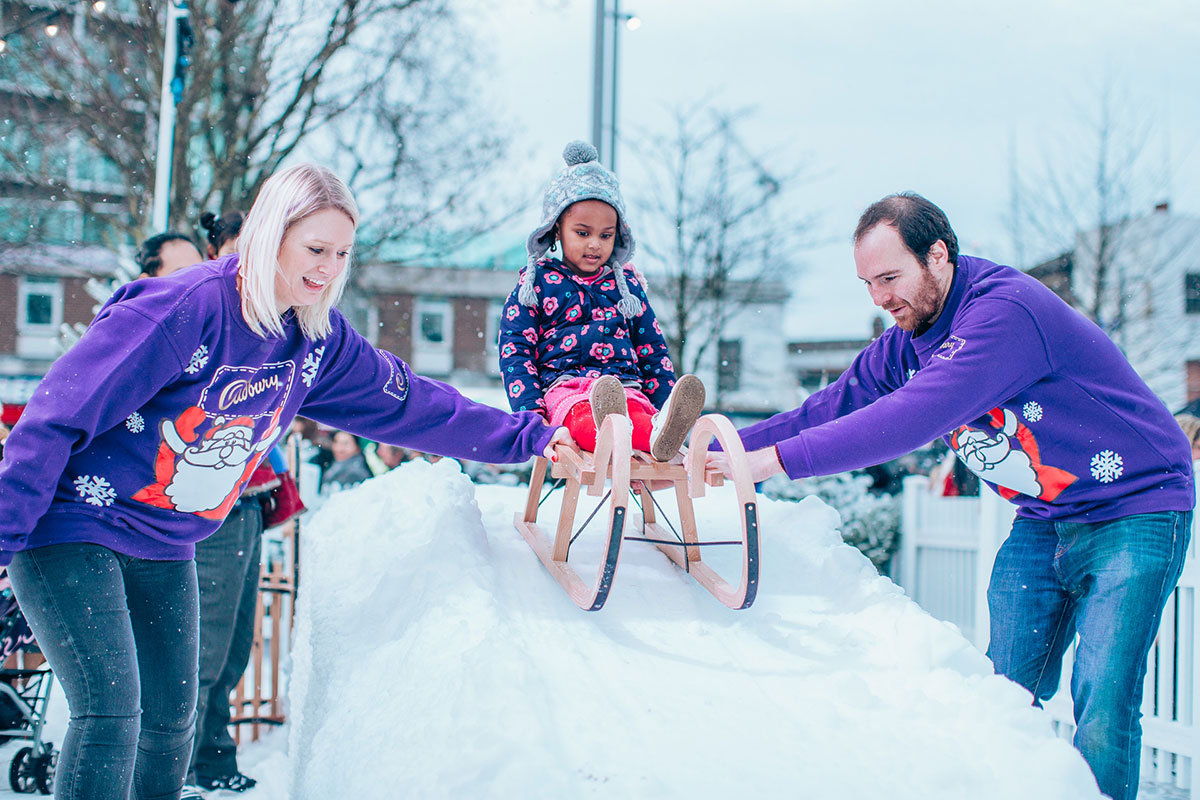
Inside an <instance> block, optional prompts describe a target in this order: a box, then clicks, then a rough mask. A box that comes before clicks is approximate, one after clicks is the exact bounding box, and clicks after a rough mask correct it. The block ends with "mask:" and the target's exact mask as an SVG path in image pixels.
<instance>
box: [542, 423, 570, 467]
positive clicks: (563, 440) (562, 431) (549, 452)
mask: <svg viewBox="0 0 1200 800" xmlns="http://www.w3.org/2000/svg"><path fill="white" fill-rule="evenodd" d="M560 444H565V445H568V446H570V447H578V445H576V444H575V440H574V439H573V438H572V437H571V432H570V431H568V430H567V429H566V428H563V427H561V426H560V427H559V428H558V429H557V430H556V431H554V435H553V436H551V437H550V443H549V444H547V445H546V449H545V450H543V451H542V455H543V456H545V457H546V458H548V459H550V460H551V461H557V460H558V455H557V454H556V453H555V452H554V448H555V447H557V446H558V445H560Z"/></svg>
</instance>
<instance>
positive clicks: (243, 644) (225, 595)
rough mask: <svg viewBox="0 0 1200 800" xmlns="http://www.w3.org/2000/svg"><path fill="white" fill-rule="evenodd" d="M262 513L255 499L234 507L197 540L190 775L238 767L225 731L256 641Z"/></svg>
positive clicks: (219, 774) (210, 775) (208, 776)
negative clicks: (196, 680)
mask: <svg viewBox="0 0 1200 800" xmlns="http://www.w3.org/2000/svg"><path fill="white" fill-rule="evenodd" d="M262 532H263V515H262V506H261V505H259V503H258V501H257V500H251V501H249V502H246V503H239V504H238V505H236V506H234V507H233V510H232V511H231V512H230V514H229V516H228V517H227V518H226V519H225V522H224V524H223V525H221V527H220V528H218V529H217V532H216V533H214V534H213V535H212V536H210V537H208V538H207V539H205V540H204V541H201V542H197V543H196V575H197V577H198V581H199V586H200V697H199V701H198V702H197V704H196V720H197V721H196V745H195V748H194V749H193V751H192V763H191V767H190V768H189V770H188V775H189V777H190V778H191V779H193V780H195V779H197V778H201V779H206V780H207V779H212V778H219V777H222V776H226V775H233V774H235V773H237V772H238V765H237V746H236V744H235V743H234V741H233V736H231V735H230V733H229V694H230V692H232V691H233V689H234V687H235V686H237V684H238V681H239V680H241V678H242V674H243V673H245V671H246V664H247V663H249V661H250V648H251V645H253V643H254V612H255V606H256V604H257V601H258V579H259V571H260V562H261V560H262V559H261V556H262Z"/></svg>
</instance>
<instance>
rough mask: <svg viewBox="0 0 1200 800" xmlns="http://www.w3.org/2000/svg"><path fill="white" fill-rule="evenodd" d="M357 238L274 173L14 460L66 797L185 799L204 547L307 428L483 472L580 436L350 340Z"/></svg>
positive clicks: (24, 428)
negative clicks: (235, 224)
mask: <svg viewBox="0 0 1200 800" xmlns="http://www.w3.org/2000/svg"><path fill="white" fill-rule="evenodd" d="M357 223H358V209H357V207H356V205H355V202H354V199H353V198H352V197H351V194H350V192H349V190H348V189H347V187H346V186H345V184H344V183H342V181H341V180H339V179H338V178H337V177H336V176H335V175H333V174H332V173H331V172H329V171H328V170H326V169H323V168H321V167H316V166H312V165H300V166H296V167H292V168H290V169H287V170H284V171H282V172H280V173H278V174H276V175H274V176H273V177H272V178H271V179H270V180H268V181H267V183H266V184H265V185H264V186H263V188H262V191H261V192H260V193H259V196H258V198H257V200H256V201H255V203H254V206H253V207H252V208H251V210H250V213H249V215H248V216H247V218H246V222H245V226H244V228H243V229H242V232H241V235H240V238H239V242H238V253H237V254H233V255H229V256H226V257H224V258H221V259H218V260H216V261H212V262H208V263H205V264H204V265H202V266H200V267H197V268H196V269H190V270H185V271H183V272H180V273H177V274H175V275H171V276H168V277H165V278H160V279H158V280H153V281H134V282H132V283H130V284H128V285H126V286H124V287H122V288H121V289H120V290H118V291H117V293H116V294H115V295H114V296H113V298H112V299H111V300H110V301H109V302H108V303H107V304H106V305H105V307H104V308H103V309H102V310H101V311H100V313H99V315H97V317H96V319H95V320H94V321H93V322H92V325H91V327H90V328H89V329H88V331H87V333H86V334H85V335H84V336H83V337H82V338H81V339H80V340H79V342H78V343H77V344H76V345H75V346H74V347H73V348H72V349H71V350H70V351H69V352H68V353H67V354H66V355H64V356H63V357H62V358H60V359H59V360H58V362H57V363H55V364H54V366H53V367H52V368H51V370H50V372H49V374H47V375H46V377H45V379H44V380H43V381H42V383H41V385H40V386H39V388H38V390H37V391H36V392H35V396H34V398H33V399H32V400H31V401H30V403H29V404H28V406H27V408H26V409H25V413H24V415H23V416H22V418H21V420H20V421H19V422H18V423H17V425H16V426H15V427H14V428H13V431H12V434H11V435H10V437H9V439H8V441H7V442H6V443H5V458H4V460H3V462H0V564H3V563H9V562H10V561H11V564H9V574H10V575H11V577H12V584H13V588H14V590H15V592H16V596H17V599H18V601H19V602H20V604H21V609H22V611H23V612H24V613H25V616H26V617H27V618H28V619H29V623H30V626H31V627H32V628H33V631H34V634H35V635H36V636H37V639H38V643H39V645H40V646H41V648H42V650H43V651H44V652H45V654H46V656H47V658H48V660H49V662H50V665H51V667H52V668H53V669H54V672H55V675H56V676H57V677H58V678H59V680H60V681H61V682H62V685H63V687H64V691H65V692H66V695H67V700H68V704H69V706H70V710H71V722H70V725H69V727H68V730H67V735H66V738H65V740H64V742H63V746H62V752H61V755H60V757H59V762H58V776H57V780H56V794H57V796H58V797H59V798H66V797H69V798H89V800H90V799H92V798H114V800H116V799H117V798H119V799H120V800H125V799H126V798H129V797H134V798H159V797H178V796H179V791H180V788H181V786H182V784H183V781H184V773H185V771H186V769H187V766H188V760H189V756H190V755H191V746H192V733H193V729H194V726H195V721H196V720H195V707H196V674H197V626H198V611H197V588H196V569H195V565H194V563H193V561H192V556H193V551H194V547H195V543H196V542H197V541H198V540H200V539H203V538H204V537H206V536H208V535H209V534H210V533H212V532H213V531H215V530H216V529H217V527H218V526H219V525H220V524H221V521H222V520H223V519H224V517H225V515H226V513H228V511H229V509H230V508H231V507H232V506H233V504H234V503H235V502H236V501H237V499H238V497H239V495H240V494H241V489H242V486H243V485H244V484H245V482H246V480H247V479H248V478H249V476H250V474H251V473H252V472H253V471H254V468H255V466H256V465H257V463H258V461H259V460H260V459H261V458H263V457H264V456H265V454H266V452H267V450H268V449H269V448H270V447H271V446H272V445H273V444H274V443H275V441H276V439H277V438H278V436H279V435H280V433H281V432H283V431H286V430H288V428H289V426H290V425H291V422H292V419H293V418H294V417H295V416H296V415H297V414H298V413H301V414H303V415H304V416H305V417H307V418H309V419H313V420H318V421H320V422H323V423H325V424H327V425H330V426H333V427H336V428H338V429H341V430H346V431H349V432H351V433H354V434H357V435H360V436H364V437H368V438H371V439H374V440H376V441H381V442H388V443H392V444H397V445H401V446H406V447H412V448H416V449H419V450H424V451H432V452H436V453H444V454H446V455H450V456H461V457H468V458H471V459H475V460H483V461H494V462H519V461H524V460H526V459H528V458H530V457H531V456H534V455H538V454H547V455H548V454H549V453H550V450H551V448H552V446H553V444H554V443H556V442H560V441H563V442H567V441H570V437H569V436H568V435H567V433H566V431H565V429H561V428H558V429H556V428H551V427H549V426H547V425H546V424H545V423H544V421H543V420H542V418H541V417H540V416H538V415H537V414H533V413H524V414H507V413H504V412H501V411H498V410H495V409H492V408H489V407H487V406H483V405H478V404H476V403H473V402H471V401H469V400H466V399H465V398H463V397H462V396H461V395H459V394H458V393H457V392H456V391H455V390H454V389H453V388H451V387H449V386H447V385H445V384H442V383H438V382H436V381H432V380H428V379H426V378H422V377H420V376H418V375H415V374H413V373H412V372H411V371H410V370H409V368H408V366H407V365H406V364H404V363H403V362H402V361H401V360H400V359H399V358H397V357H396V356H394V355H392V354H390V353H386V352H383V351H379V350H376V349H375V348H373V347H371V345H370V344H368V343H367V341H366V340H365V339H364V338H363V337H362V336H360V335H359V334H358V333H357V332H355V331H354V330H353V329H352V328H351V327H350V325H349V324H348V323H347V321H346V319H345V318H344V317H343V316H342V315H341V314H340V313H338V312H337V311H336V310H334V304H335V303H336V302H337V300H338V298H339V297H340V295H341V293H342V288H343V287H344V286H345V283H346V271H347V267H348V264H349V260H350V254H351V248H352V246H353V244H354V234H355V228H356V226H357ZM239 254H240V255H239Z"/></svg>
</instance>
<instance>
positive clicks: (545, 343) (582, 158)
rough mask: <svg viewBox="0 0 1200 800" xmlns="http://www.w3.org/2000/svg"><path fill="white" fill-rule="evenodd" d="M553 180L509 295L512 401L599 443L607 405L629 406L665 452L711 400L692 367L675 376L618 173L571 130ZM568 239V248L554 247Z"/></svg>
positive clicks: (637, 443) (588, 444)
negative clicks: (636, 262) (636, 263)
mask: <svg viewBox="0 0 1200 800" xmlns="http://www.w3.org/2000/svg"><path fill="white" fill-rule="evenodd" d="M563 159H564V160H565V161H566V162H567V166H566V168H565V169H564V170H563V171H562V172H561V173H560V174H559V175H558V177H557V178H555V179H554V180H553V181H552V182H551V183H550V186H549V187H548V188H547V189H546V196H545V199H544V200H543V202H542V223H541V225H539V226H538V227H537V229H536V230H534V231H533V233H531V234H529V239H528V242H527V243H526V249H527V250H528V252H529V263H528V265H527V266H526V267H525V269H524V270H523V271H522V273H521V278H520V280H519V281H518V282H517V287H516V288H515V289H514V290H513V292H512V294H510V295H509V297H508V301H507V302H506V303H505V305H504V313H503V317H502V318H501V321H500V372H501V375H502V377H503V379H504V384H505V387H506V388H507V390H508V402H509V404H510V405H511V406H512V408H513V410H514V411H537V412H539V413H541V414H542V415H543V416H545V417H546V419H547V420H549V421H550V422H551V423H552V424H555V425H563V426H565V427H566V428H567V430H569V431H570V432H571V435H572V436H573V437H574V439H575V441H576V442H577V443H578V444H579V446H580V447H582V448H583V449H584V450H589V451H590V450H594V449H595V446H596V433H597V431H598V430H599V428H600V424H601V422H603V420H604V417H605V416H607V415H608V414H613V413H616V414H628V415H629V418H630V422H631V424H632V426H633V446H634V448H635V449H637V450H643V451H646V452H649V453H650V454H651V455H652V456H653V457H654V458H655V459H657V460H658V461H670V460H671V459H672V458H673V457H674V456H675V455H676V454H677V453H678V452H679V448H680V446H682V445H683V442H684V439H686V438H687V435H688V432H689V431H690V430H691V428H692V425H693V424H694V423H695V421H696V418H697V417H699V416H700V412H701V410H702V409H703V408H704V384H703V383H701V382H700V379H699V378H697V377H696V376H695V375H684V376H683V377H682V378H680V379H679V381H678V382H676V380H675V371H674V368H673V367H672V365H671V359H670V356H669V355H668V352H667V343H666V341H665V340H664V339H663V333H662V329H661V328H660V327H659V325H658V320H657V319H655V316H654V312H653V311H652V310H651V309H650V303H649V302H648V301H647V299H646V292H645V289H644V288H643V287H642V284H641V282H640V281H639V279H638V275H637V273H636V271H635V270H634V269H633V268H632V267H631V266H629V259H630V257H631V256H632V255H633V248H634V240H633V234H632V233H631V232H630V229H629V224H628V222H627V221H626V218H625V202H624V201H623V200H622V199H621V188H620V185H619V184H618V183H617V179H616V176H614V175H613V174H612V173H611V172H610V171H609V170H608V169H606V168H605V167H604V166H603V165H602V164H600V162H599V161H598V160H597V153H596V148H594V147H592V146H591V145H590V144H587V143H586V142H580V141H574V142H571V143H570V144H568V145H567V146H566V148H565V149H564V150H563ZM559 247H561V257H552V256H549V253H550V252H554V251H557V250H558V248H559Z"/></svg>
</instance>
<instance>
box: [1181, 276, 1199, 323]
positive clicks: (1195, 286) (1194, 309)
mask: <svg viewBox="0 0 1200 800" xmlns="http://www.w3.org/2000/svg"><path fill="white" fill-rule="evenodd" d="M1183 303H1184V305H1183V309H1184V311H1186V312H1187V313H1189V314H1200V272H1189V273H1187V274H1186V275H1184V276H1183Z"/></svg>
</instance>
